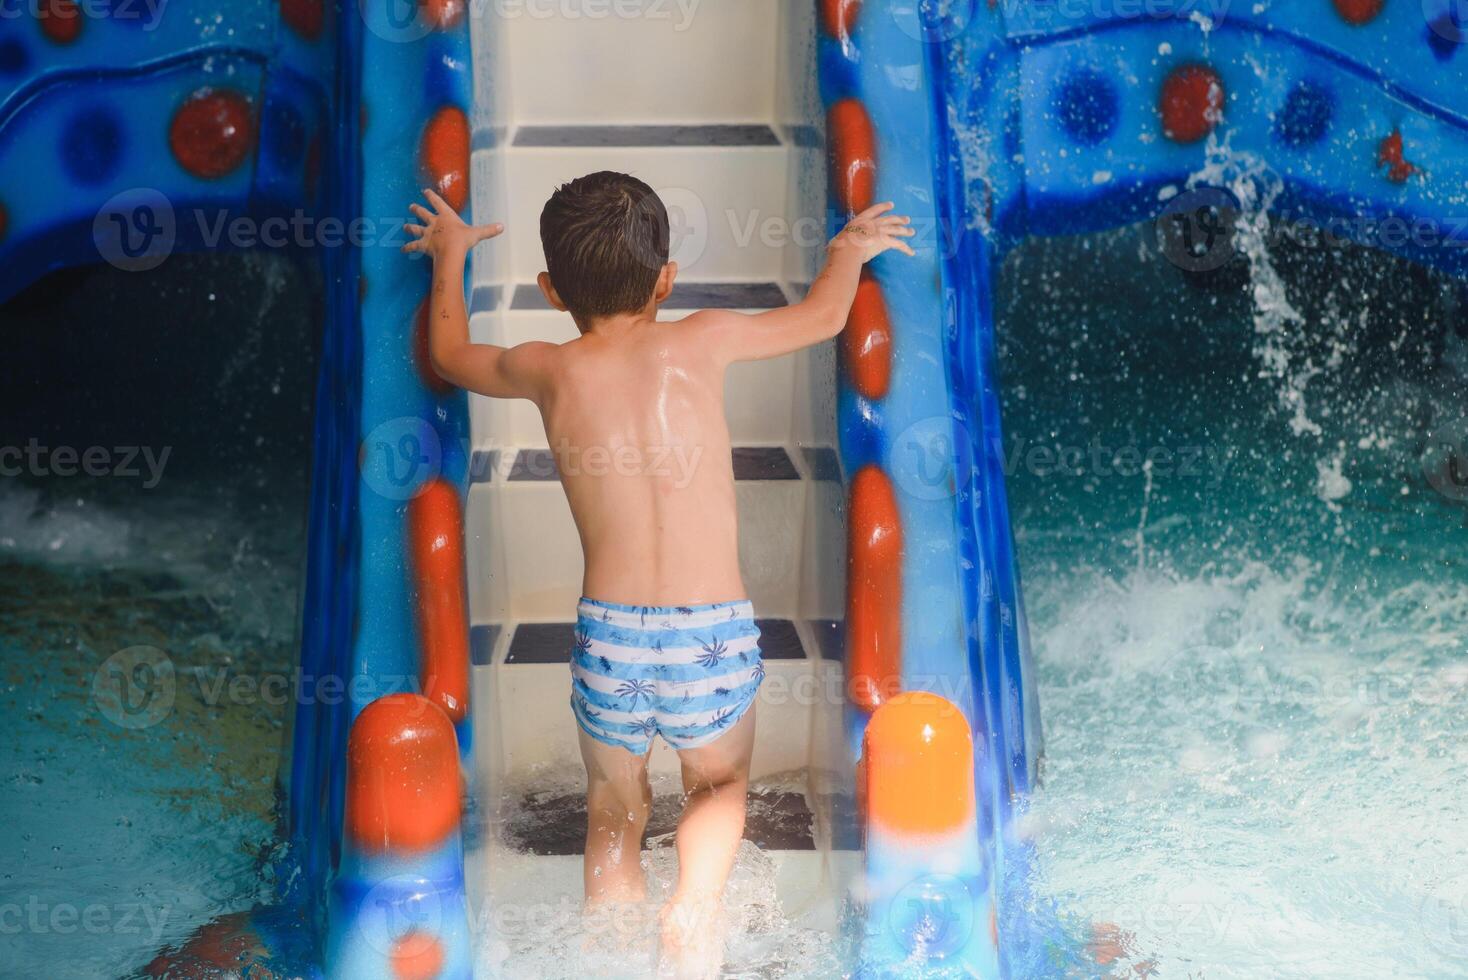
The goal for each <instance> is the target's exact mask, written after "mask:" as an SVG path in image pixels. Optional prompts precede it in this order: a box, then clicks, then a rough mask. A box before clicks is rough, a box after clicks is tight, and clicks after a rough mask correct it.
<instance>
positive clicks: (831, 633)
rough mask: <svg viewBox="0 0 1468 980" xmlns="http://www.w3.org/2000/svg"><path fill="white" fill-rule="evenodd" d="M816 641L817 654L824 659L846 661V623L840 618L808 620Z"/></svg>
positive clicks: (807, 623) (807, 622)
mask: <svg viewBox="0 0 1468 980" xmlns="http://www.w3.org/2000/svg"><path fill="white" fill-rule="evenodd" d="M806 625H807V626H809V627H810V632H811V635H812V636H814V637H815V641H816V656H818V657H820V658H821V659H822V660H834V661H838V662H840V661H844V660H845V659H846V624H845V623H843V622H841V621H840V620H839V619H811V620H807V621H806Z"/></svg>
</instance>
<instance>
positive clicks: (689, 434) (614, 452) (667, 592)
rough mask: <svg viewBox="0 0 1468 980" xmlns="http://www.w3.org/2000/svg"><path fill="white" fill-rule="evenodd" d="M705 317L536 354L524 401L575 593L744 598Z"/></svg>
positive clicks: (618, 331)
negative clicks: (549, 463)
mask: <svg viewBox="0 0 1468 980" xmlns="http://www.w3.org/2000/svg"><path fill="white" fill-rule="evenodd" d="M708 319H709V318H708V317H707V316H704V315H695V316H693V317H690V318H688V319H687V320H684V321H681V322H675V323H658V322H656V321H653V322H647V321H639V322H632V323H626V324H621V325H619V326H618V327H617V328H615V329H612V330H608V331H605V332H590V333H587V334H586V335H584V336H582V337H580V338H579V339H577V340H574V341H571V342H570V343H568V344H564V345H562V346H560V347H558V348H555V349H554V350H553V351H548V352H546V361H547V363H546V369H545V382H544V386H543V389H542V390H541V391H540V392H539V393H538V395H537V397H536V399H535V401H536V403H537V404H538V405H539V406H540V410H541V416H542V418H543V419H544V421H545V430H546V436H547V437H548V439H549V440H550V446H551V449H552V451H553V452H554V453H555V455H556V462H557V466H558V468H559V470H560V476H561V484H562V486H564V487H565V490H566V498H567V500H568V501H569V502H570V505H571V514H572V516H573V517H574V518H575V521H576V528H577V530H578V532H579V533H580V536H581V546H582V551H583V553H584V555H585V561H586V570H585V576H584V585H583V594H584V595H587V596H594V597H596V598H598V599H604V600H607V601H610V602H618V603H638V604H653V605H686V604H690V603H695V602H700V603H704V602H722V601H728V600H734V599H743V598H744V597H745V591H744V584H743V582H742V580H741V578H740V573H739V535H738V526H737V515H736V508H735V499H734V472H733V464H732V461H731V448H730V445H729V429H728V425H727V424H726V422H725V420H724V404H723V393H724V373H725V370H726V368H727V363H726V362H724V361H723V360H722V359H721V358H720V357H718V356H717V355H718V352H717V350H716V349H715V348H713V347H711V345H710V344H708V343H707V338H703V340H704V342H702V343H700V337H701V334H703V333H704V332H705V330H706V328H707V326H708V322H707V321H708Z"/></svg>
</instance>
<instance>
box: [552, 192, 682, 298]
mask: <svg viewBox="0 0 1468 980" xmlns="http://www.w3.org/2000/svg"><path fill="white" fill-rule="evenodd" d="M668 239H669V235H668V211H667V209H666V208H665V207H663V202H662V201H660V200H659V199H658V196H657V194H655V193H654V192H653V189H652V188H651V187H648V186H647V185H646V184H644V183H643V182H642V181H640V180H638V179H637V178H635V177H629V176H627V175H626V174H619V173H612V172H611V171H602V172H600V173H594V174H588V175H587V176H585V177H580V178H578V179H576V180H573V181H571V182H570V183H569V184H565V185H563V186H562V187H560V188H559V189H558V190H557V191H556V192H555V193H554V194H553V195H551V199H550V200H549V201H548V202H546V205H545V210H544V211H542V212H541V215H540V240H541V243H542V244H543V245H544V246H545V264H546V272H545V273H544V274H542V277H541V288H542V289H543V290H544V291H545V293H546V296H547V298H549V299H550V300H551V302H552V303H555V304H556V305H557V306H564V307H565V308H566V309H567V310H568V311H570V313H571V315H572V316H574V317H576V319H577V320H578V321H585V320H589V319H591V318H593V317H606V316H613V315H615V314H618V313H637V312H640V311H642V310H644V309H646V308H647V305H648V303H649V302H650V301H652V300H654V299H658V300H662V299H664V298H666V295H667V290H668V289H670V288H671V286H672V276H673V274H674V271H675V269H674V267H673V266H672V265H671V264H670V263H669V262H668V247H669V243H668ZM547 279H548V281H547ZM665 279H666V281H664V280H665ZM557 300H559V302H557Z"/></svg>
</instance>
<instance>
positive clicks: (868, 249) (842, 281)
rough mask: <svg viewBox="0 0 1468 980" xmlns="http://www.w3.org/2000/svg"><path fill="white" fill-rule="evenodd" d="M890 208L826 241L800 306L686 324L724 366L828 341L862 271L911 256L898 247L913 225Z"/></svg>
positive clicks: (869, 212)
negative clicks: (822, 262) (887, 258)
mask: <svg viewBox="0 0 1468 980" xmlns="http://www.w3.org/2000/svg"><path fill="white" fill-rule="evenodd" d="M893 207H895V205H893V204H892V203H891V202H887V203H884V204H877V205H873V206H872V207H870V208H867V209H866V210H865V211H863V212H862V213H861V214H859V215H857V216H856V217H855V218H853V219H852V220H851V223H850V224H848V225H847V226H846V228H845V229H844V230H842V232H841V234H839V235H837V236H836V237H835V238H834V239H833V240H832V241H831V244H830V246H829V248H828V249H827V258H826V267H825V268H824V269H822V270H821V273H820V275H818V276H817V277H816V281H815V282H813V283H811V287H810V292H808V293H807V294H806V296H805V299H803V300H801V301H800V302H799V303H795V304H793V305H791V306H786V307H783V308H781V309H778V310H770V311H769V312H767V313H757V314H753V315H750V314H744V313H734V312H732V311H729V310H706V311H704V312H702V313H697V314H695V315H694V317H690V318H689V320H690V321H694V320H695V318H696V322H697V323H698V324H699V325H700V326H701V327H702V328H703V329H704V330H705V331H707V336H708V337H709V338H710V340H711V342H712V344H713V347H714V349H715V350H716V351H718V352H719V353H720V354H722V355H723V357H724V359H725V360H727V361H758V360H762V359H764V358H769V357H780V356H781V355H783V354H790V353H793V352H794V351H798V350H800V349H802V348H805V347H810V346H812V345H813V344H819V343H820V342H821V341H824V340H830V339H831V338H832V337H834V336H836V335H837V334H839V333H840V332H841V330H842V328H844V327H845V326H846V318H847V316H848V315H850V313H851V304H852V303H853V302H855V300H856V287H857V284H858V283H859V282H860V281H861V270H862V267H863V266H865V265H866V264H867V263H868V262H870V261H871V260H872V259H874V258H876V257H877V256H878V255H881V254H882V253H883V252H886V251H889V250H891V249H896V250H897V251H899V252H902V253H904V254H906V255H912V254H914V253H913V250H912V247H911V246H910V245H908V244H907V242H905V241H903V239H905V238H911V237H912V235H913V230H912V221H911V219H910V218H907V217H904V216H901V215H895V214H888V212H889V211H891V210H892V209H893Z"/></svg>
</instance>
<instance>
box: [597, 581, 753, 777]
mask: <svg viewBox="0 0 1468 980" xmlns="http://www.w3.org/2000/svg"><path fill="white" fill-rule="evenodd" d="M576 617H577V618H576V646H575V649H574V650H573V651H572V653H571V709H572V710H573V711H574V712H575V713H576V721H577V723H578V724H579V725H580V726H581V730H582V731H584V732H586V734H588V735H590V736H591V737H592V738H594V739H596V740H597V741H598V742H602V743H604V744H606V745H615V746H619V747H621V748H624V749H626V750H627V751H629V752H632V753H633V754H635V755H643V754H645V753H646V752H647V751H648V749H650V748H651V747H652V738H653V736H654V735H661V736H662V737H663V739H664V741H666V742H667V743H668V744H669V745H670V746H672V747H673V748H674V749H679V750H681V749H695V748H698V747H699V746H701V745H707V744H708V743H710V742H712V741H714V740H715V739H717V738H718V737H719V736H720V735H722V734H724V732H726V731H728V730H729V729H730V728H732V727H733V726H734V723H735V722H737V721H738V720H739V719H740V718H741V717H743V715H744V712H746V711H747V710H749V706H750V705H751V704H753V703H754V696H755V692H757V691H758V690H759V685H760V682H761V681H762V680H764V677H765V668H764V664H763V663H762V662H761V660H760V649H759V627H758V626H756V625H755V622H754V606H753V605H752V604H751V603H750V602H749V601H748V600H741V601H738V602H718V603H714V604H713V605H707V606H627V605H622V604H620V603H613V602H601V601H599V600H596V599H582V600H581V602H580V603H579V604H578V605H577V607H576Z"/></svg>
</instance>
